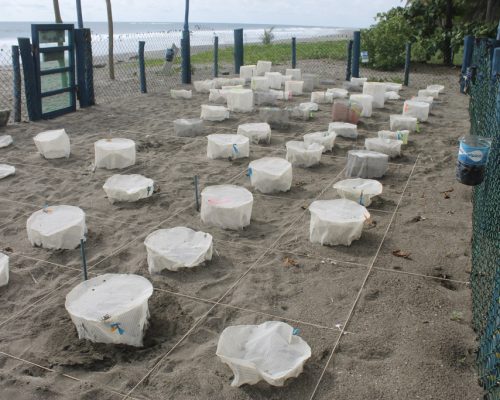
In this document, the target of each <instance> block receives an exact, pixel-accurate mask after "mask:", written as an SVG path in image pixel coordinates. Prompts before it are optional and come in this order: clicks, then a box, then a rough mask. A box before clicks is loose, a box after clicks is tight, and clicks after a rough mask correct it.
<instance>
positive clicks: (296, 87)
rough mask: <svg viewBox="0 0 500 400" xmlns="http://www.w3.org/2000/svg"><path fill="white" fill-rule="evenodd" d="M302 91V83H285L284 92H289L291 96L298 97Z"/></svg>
mask: <svg viewBox="0 0 500 400" xmlns="http://www.w3.org/2000/svg"><path fill="white" fill-rule="evenodd" d="M303 91H304V81H286V82H285V92H291V93H292V96H300V95H301V94H302V93H303Z"/></svg>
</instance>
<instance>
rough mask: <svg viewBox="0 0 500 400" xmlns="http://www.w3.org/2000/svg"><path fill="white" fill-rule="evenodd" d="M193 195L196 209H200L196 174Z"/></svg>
mask: <svg viewBox="0 0 500 400" xmlns="http://www.w3.org/2000/svg"><path fill="white" fill-rule="evenodd" d="M194 196H195V200H196V211H200V194H199V189H198V175H195V176H194Z"/></svg>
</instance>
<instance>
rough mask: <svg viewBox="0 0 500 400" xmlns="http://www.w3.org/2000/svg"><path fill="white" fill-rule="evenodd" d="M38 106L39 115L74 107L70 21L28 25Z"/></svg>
mask: <svg viewBox="0 0 500 400" xmlns="http://www.w3.org/2000/svg"><path fill="white" fill-rule="evenodd" d="M31 37H32V43H33V59H34V67H35V68H34V69H35V80H36V92H37V96H36V98H37V102H38V104H37V106H38V107H37V108H38V110H40V111H41V114H40V116H41V117H42V118H53V117H57V116H58V115H62V114H66V113H69V112H72V111H75V110H76V86H75V47H74V26H73V25H72V24H34V25H31Z"/></svg>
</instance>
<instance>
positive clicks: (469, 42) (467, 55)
mask: <svg viewBox="0 0 500 400" xmlns="http://www.w3.org/2000/svg"><path fill="white" fill-rule="evenodd" d="M473 51H474V37H473V36H471V35H467V36H465V38H464V57H463V59H462V70H461V76H460V93H465V77H466V75H467V68H469V67H470V63H471V62H472V53H473Z"/></svg>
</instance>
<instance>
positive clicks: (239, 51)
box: [234, 29, 244, 74]
mask: <svg viewBox="0 0 500 400" xmlns="http://www.w3.org/2000/svg"><path fill="white" fill-rule="evenodd" d="M242 65H244V54H243V29H235V30H234V73H235V74H239V73H240V67H241V66H242Z"/></svg>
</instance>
